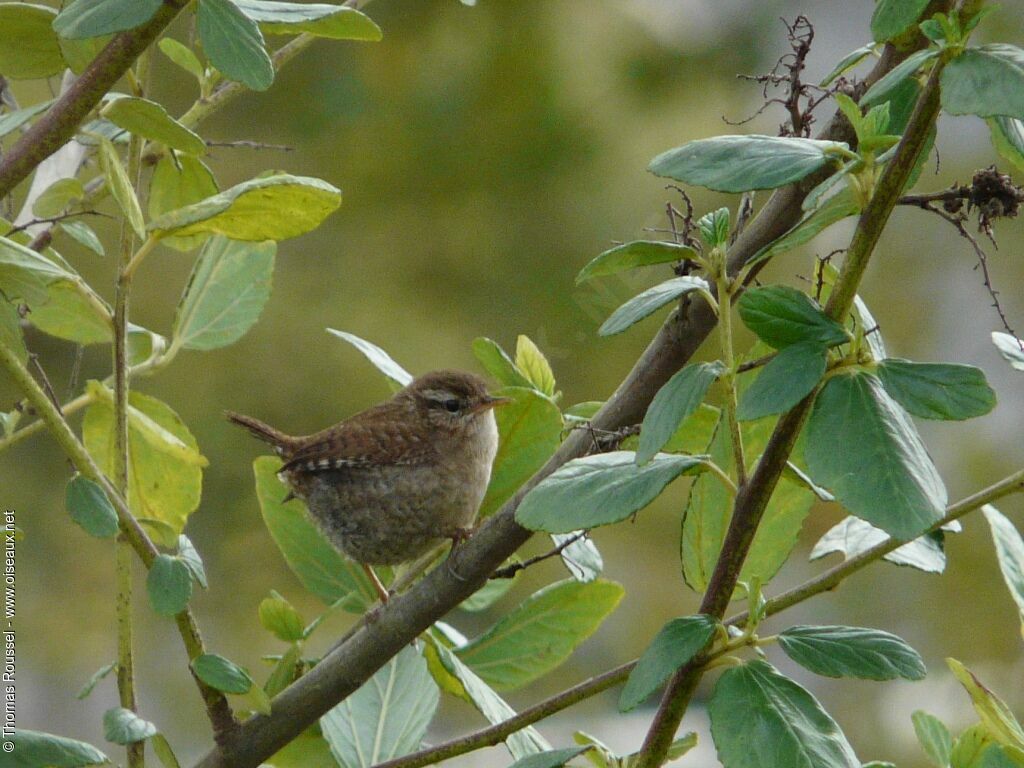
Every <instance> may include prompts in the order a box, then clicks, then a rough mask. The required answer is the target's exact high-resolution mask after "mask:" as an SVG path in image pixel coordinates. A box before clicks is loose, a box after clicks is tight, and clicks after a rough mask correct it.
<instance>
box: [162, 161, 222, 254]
mask: <svg viewBox="0 0 1024 768" xmlns="http://www.w3.org/2000/svg"><path fill="white" fill-rule="evenodd" d="M216 194H217V180H216V179H214V177H213V173H212V172H211V171H210V169H209V168H207V167H206V165H204V164H203V161H202V160H200V159H199V158H197V157H193V156H192V155H175V156H173V157H172V156H171V155H170V154H167V155H164V156H163V157H161V158H160V160H159V161H158V162H157V164H156V168H154V169H153V175H152V177H151V179H150V182H149V218H150V219H156V218H158V217H160V216H162V215H163V214H165V213H167V212H168V211H174V210H177V209H178V208H184V207H185V206H189V205H192V204H193V203H198V202H199V201H201V200H204V199H206V198H208V197H211V196H212V195H216ZM208 236H209V233H205V232H204V233H199V234H197V235H193V236H191V237H165V238H164V239H163V241H162V242H163V244H164V245H168V246H170V247H171V248H174V249H175V250H178V251H191V250H192V249H193V248H195V247H197V246H198V245H201V244H202V243H203V242H204V241H205V240H206V238H207V237H208Z"/></svg>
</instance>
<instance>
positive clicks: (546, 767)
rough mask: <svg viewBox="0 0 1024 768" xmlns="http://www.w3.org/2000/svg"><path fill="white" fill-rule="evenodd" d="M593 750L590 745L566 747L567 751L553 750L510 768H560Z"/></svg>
mask: <svg viewBox="0 0 1024 768" xmlns="http://www.w3.org/2000/svg"><path fill="white" fill-rule="evenodd" d="M588 749H593V747H591V746H590V745H589V744H584V745H583V746H580V747H566V748H565V749H552V750H550V751H548V752H540V753H538V754H536V755H528V756H527V757H524V758H521V759H519V760H516V761H515V762H514V763H512V765H511V766H509V768H560V766H563V765H565V764H566V763H568V762H569V761H570V760H572V759H573V758H574V757H576V756H577V755H580V754H582V753H583V752H586V751H587V750H588Z"/></svg>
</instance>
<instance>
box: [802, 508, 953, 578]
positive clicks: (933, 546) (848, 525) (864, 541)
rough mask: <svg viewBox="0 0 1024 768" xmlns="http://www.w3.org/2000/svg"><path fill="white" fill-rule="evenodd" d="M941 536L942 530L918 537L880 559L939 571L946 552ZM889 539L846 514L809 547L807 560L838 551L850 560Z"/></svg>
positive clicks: (942, 567)
mask: <svg viewBox="0 0 1024 768" xmlns="http://www.w3.org/2000/svg"><path fill="white" fill-rule="evenodd" d="M944 538H945V537H944V534H943V532H942V531H936V532H935V533H929V534H926V535H924V536H919V537H918V538H916V539H914V540H913V541H908V542H907V543H906V544H904V545H903V546H901V547H899V548H898V549H895V550H893V551H892V552H890V553H889V554H887V555H883V556H882V559H884V560H887V561H889V562H890V563H893V564H894V565H905V566H909V567H911V568H916V569H917V570H919V571H924V572H925V573H942V572H943V571H944V570H946V553H945V552H944V551H943V541H944ZM888 540H889V536H888V534H886V532H885V531H882V530H879V529H878V528H875V527H874V526H873V525H871V523H867V522H865V521H863V520H861V519H859V518H856V517H847V518H846V519H845V520H843V521H842V522H840V523H837V524H836V525H834V526H833V527H832V528H830V529H829V531H828V532H827V533H826V534H825V535H824V536H822V537H821V538H820V539H819V540H818V543H817V544H815V545H814V549H812V550H811V555H810V559H811V560H817V559H818V558H821V557H824V556H825V555H830V554H832V553H839V554H842V555H843V557H844V559H846V560H849V559H851V558H854V557H856V556H857V555H859V554H860V553H861V552H865V551H867V550H868V549H871V548H872V547H874V546H875V545H877V544H881V543H882V542H884V541H888Z"/></svg>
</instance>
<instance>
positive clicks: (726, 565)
mask: <svg viewBox="0 0 1024 768" xmlns="http://www.w3.org/2000/svg"><path fill="white" fill-rule="evenodd" d="M941 71H942V64H941V61H940V62H939V63H937V64H936V65H935V67H934V68H933V69H932V72H931V74H930V76H929V78H928V81H927V83H926V84H925V86H924V88H923V90H922V92H921V95H920V97H919V98H918V101H917V104H916V106H915V107H914V112H913V114H912V115H911V117H910V121H909V122H908V124H907V129H906V132H905V133H904V136H903V138H902V139H901V141H900V143H899V145H898V148H897V150H896V154H895V156H894V157H893V159H892V160H891V161H890V162H889V163H888V164H887V165H886V166H885V168H884V169H883V170H882V173H881V176H880V178H879V180H878V183H877V184H876V185H875V189H874V193H873V194H872V197H871V200H870V201H869V202H868V205H867V207H866V208H865V209H864V211H863V213H862V214H861V216H860V219H859V220H858V222H857V228H856V230H855V231H854V234H853V239H852V241H851V243H850V247H849V249H848V251H847V254H846V258H845V259H844V261H843V266H842V269H841V270H840V273H839V277H838V278H837V280H836V285H835V288H834V289H833V291H832V293H831V295H830V296H829V300H828V303H827V305H826V307H825V311H826V313H827V314H828V315H829V316H830V317H832V318H833V319H835V320H839V321H840V322H842V321H843V320H845V318H846V316H847V314H848V313H849V311H850V308H851V306H852V305H853V300H854V297H855V296H856V294H857V288H858V287H859V285H860V280H861V277H862V276H863V274H864V270H865V269H866V268H867V265H868V261H869V260H870V258H871V255H872V253H873V252H874V248H875V245H876V244H877V242H878V239H879V237H880V236H881V233H882V229H883V228H884V227H885V224H886V222H887V221H888V219H889V215H890V214H891V213H892V211H893V208H895V206H896V203H897V201H898V200H899V196H900V194H901V192H902V191H903V188H904V187H905V186H906V181H907V179H908V178H909V177H910V173H911V171H912V170H913V168H914V164H915V163H916V161H917V158H918V156H919V155H920V153H921V151H922V149H923V148H924V145H925V142H926V140H927V137H928V133H929V131H930V130H931V128H932V126H933V125H934V124H935V120H936V118H937V117H938V114H939V74H940V73H941ZM813 402H814V393H812V394H811V395H808V396H807V397H806V398H804V399H803V400H802V401H801V402H800V403H799V404H797V405H796V407H794V408H793V409H792V410H791V411H789V412H788V413H786V414H784V415H783V416H782V417H781V418H780V419H779V421H778V424H777V425H776V427H775V431H774V432H773V433H772V436H771V439H770V440H769V441H768V445H767V447H766V448H765V451H764V454H763V455H762V457H761V459H760V460H759V461H758V464H757V469H756V470H755V472H754V474H753V476H752V477H751V479H750V482H749V483H748V484H747V485H745V486H744V487H742V488H741V489H740V492H739V494H738V495H737V497H736V504H735V507H734V508H733V514H732V519H731V520H730V522H729V529H728V531H727V532H726V535H725V540H724V541H723V542H722V550H721V554H720V555H719V558H718V561H717V562H716V564H715V570H714V572H713V573H712V575H711V579H710V581H709V584H708V589H707V591H706V592H705V594H704V599H703V601H702V602H701V607H700V612H701V613H706V614H708V615H711V616H716V617H721V616H722V615H724V613H725V609H726V608H727V607H728V605H729V602H730V601H731V600H732V595H733V592H734V590H735V589H736V584H737V582H738V580H739V574H740V569H741V568H742V566H743V563H744V561H745V560H746V557H747V553H748V552H749V551H750V545H751V543H752V542H753V539H754V535H755V534H756V532H757V527H758V525H759V523H760V522H761V516H762V515H763V514H764V510H765V508H766V507H767V505H768V501H769V500H770V499H771V496H772V493H773V492H774V491H775V486H776V484H777V482H778V480H779V477H780V476H781V474H782V471H783V469H784V468H785V466H786V461H787V460H788V458H789V455H790V453H791V452H792V450H793V445H794V444H795V443H796V439H797V436H798V435H799V434H800V429H801V427H802V426H803V424H804V421H805V420H806V419H807V416H808V415H809V414H810V410H811V405H812V403H813ZM700 675H701V669H700V667H699V666H698V665H697V663H696V662H694V663H691V664H688V665H686V666H684V667H683V668H682V669H681V670H679V671H678V672H677V673H676V674H675V675H674V676H673V677H672V680H671V682H670V683H669V686H668V688H667V690H666V691H665V695H664V697H663V699H662V702H661V706H660V707H659V709H658V712H657V714H656V715H655V717H654V721H653V722H652V724H651V727H650V729H649V730H648V732H647V738H646V739H645V741H644V746H643V749H642V750H641V752H640V756H639V760H638V762H637V768H657V766H660V765H661V764H662V763H663V762H664V761H665V756H666V754H667V750H668V747H669V745H670V744H671V743H672V739H673V738H675V733H676V730H677V729H678V728H679V723H680V721H681V720H682V717H683V714H684V713H685V711H686V708H687V706H688V705H689V701H690V697H691V696H692V694H693V691H694V689H695V688H696V686H697V683H698V682H699V680H700Z"/></svg>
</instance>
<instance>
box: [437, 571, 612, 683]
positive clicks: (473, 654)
mask: <svg viewBox="0 0 1024 768" xmlns="http://www.w3.org/2000/svg"><path fill="white" fill-rule="evenodd" d="M623 594H624V590H623V589H622V587H621V586H620V585H618V584H616V583H614V582H611V581H604V580H600V579H599V580H596V581H592V582H590V583H588V584H582V583H580V582H578V581H576V580H575V579H566V580H565V581H560V582H558V583H556V584H549V585H548V586H546V587H544V588H543V589H541V590H539V591H538V592H535V593H534V594H532V595H531V596H530V597H528V598H527V599H526V600H524V601H523V602H522V603H521V604H520V605H519V606H518V607H517V608H516V609H515V610H513V611H512V612H511V613H508V614H507V615H505V616H504V617H502V619H501V620H500V621H499V622H498V623H497V624H495V625H494V626H493V627H491V628H490V629H489V630H487V632H485V633H484V634H483V635H481V636H480V637H478V638H476V639H475V640H472V641H471V642H470V643H469V644H467V645H465V646H463V647H462V648H459V649H457V650H456V651H455V654H456V655H457V656H458V657H459V658H460V659H461V660H462V661H463V662H464V663H465V664H467V665H469V667H470V669H472V670H473V671H474V672H475V673H476V674H478V675H479V676H480V677H481V679H483V680H484V682H486V683H487V684H488V685H490V686H492V687H493V688H495V689H497V690H499V691H507V690H511V689H514V688H520V687H522V686H524V685H526V684H527V683H529V682H532V681H533V680H536V679H537V678H538V677H541V676H542V675H544V674H546V673H547V672H550V671H551V670H552V669H554V668H555V667H557V666H559V665H560V664H561V663H562V662H564V661H565V660H566V659H567V658H569V656H570V655H571V654H572V652H573V650H574V649H575V648H576V646H577V645H579V644H580V643H582V642H583V641H584V640H586V639H587V638H588V637H590V636H591V635H592V634H593V633H594V632H595V631H596V630H597V628H598V627H599V626H601V622H603V621H604V620H605V618H607V616H608V615H609V614H610V613H611V612H612V611H613V610H615V607H616V606H617V605H618V604H619V601H620V600H621V599H622V595H623Z"/></svg>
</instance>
